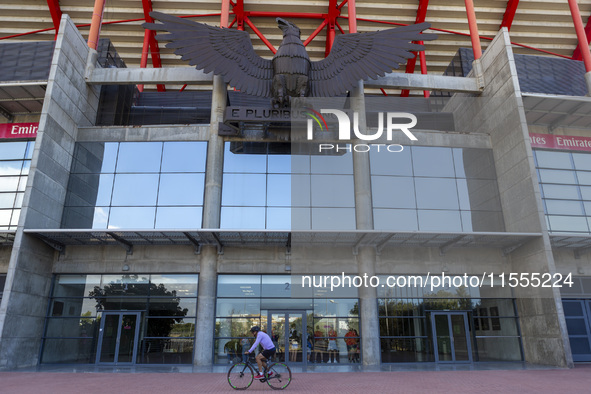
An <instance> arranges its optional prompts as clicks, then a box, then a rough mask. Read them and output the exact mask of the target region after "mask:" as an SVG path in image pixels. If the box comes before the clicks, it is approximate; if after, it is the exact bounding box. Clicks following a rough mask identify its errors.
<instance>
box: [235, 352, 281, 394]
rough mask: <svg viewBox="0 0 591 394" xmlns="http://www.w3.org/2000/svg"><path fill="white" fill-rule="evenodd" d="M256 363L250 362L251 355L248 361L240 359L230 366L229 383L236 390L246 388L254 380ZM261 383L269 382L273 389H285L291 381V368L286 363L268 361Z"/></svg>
mask: <svg viewBox="0 0 591 394" xmlns="http://www.w3.org/2000/svg"><path fill="white" fill-rule="evenodd" d="M256 368H258V367H257V366H256V364H254V365H253V364H252V363H251V362H250V357H248V358H247V359H246V362H244V361H240V362H237V363H236V364H234V365H232V366H231V367H230V370H229V371H228V383H229V384H230V387H232V388H233V389H234V390H246V389H247V388H249V387H250V385H251V384H252V382H253V380H254V376H255V372H254V371H255V369H256ZM263 375H264V376H265V377H264V378H263V379H260V382H261V383H265V382H267V384H268V385H269V387H271V388H272V389H273V390H283V389H285V388H286V387H287V386H289V384H290V383H291V369H289V367H288V366H287V364H285V363H273V362H271V361H270V360H268V361H267V368H265V370H264V372H263Z"/></svg>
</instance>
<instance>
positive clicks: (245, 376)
mask: <svg viewBox="0 0 591 394" xmlns="http://www.w3.org/2000/svg"><path fill="white" fill-rule="evenodd" d="M253 380H254V371H253V370H252V367H251V366H250V365H248V364H246V363H237V364H234V365H232V367H231V368H230V370H229V371H228V383H229V384H230V387H232V388H233V389H234V390H246V389H247V388H249V387H250V385H251V384H252V381H253Z"/></svg>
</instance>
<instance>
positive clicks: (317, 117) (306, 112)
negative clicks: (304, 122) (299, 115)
mask: <svg viewBox="0 0 591 394" xmlns="http://www.w3.org/2000/svg"><path fill="white" fill-rule="evenodd" d="M321 111H322V110H321ZM303 113H304V115H308V116H310V117H311V118H312V119H314V120H315V121H316V123H317V124H318V126H319V127H320V131H324V128H326V131H328V125H327V124H326V119H324V116H322V115H321V114H320V113H319V112H317V111H314V110H313V109H312V108H310V107H304V111H303ZM312 119H308V130H310V128H311V127H312ZM320 120H322V123H321V122H320ZM323 124H324V128H323V127H322V125H323ZM309 135H310V131H308V136H309ZM308 139H310V138H309V137H308Z"/></svg>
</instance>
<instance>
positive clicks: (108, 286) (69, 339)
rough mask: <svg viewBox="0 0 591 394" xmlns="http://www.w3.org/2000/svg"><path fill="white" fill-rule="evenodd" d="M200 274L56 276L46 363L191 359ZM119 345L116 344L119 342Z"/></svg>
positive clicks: (175, 361) (185, 361)
mask: <svg viewBox="0 0 591 394" xmlns="http://www.w3.org/2000/svg"><path fill="white" fill-rule="evenodd" d="M197 283H198V275H196V274H181V275H179V274H125V275H114V274H110V275H57V276H56V277H55V280H54V285H53V291H52V295H51V299H50V305H49V308H48V316H47V319H46V329H45V335H44V337H43V352H42V355H41V362H42V363H50V364H55V363H67V364H73V363H79V364H88V363H91V364H92V363H95V362H96V361H97V353H99V357H98V361H99V362H105V363H114V362H119V363H121V362H130V363H140V364H145V363H148V364H191V363H192V362H193V347H194V341H195V319H196V316H197ZM117 343H119V345H117V346H118V347H116V344H117Z"/></svg>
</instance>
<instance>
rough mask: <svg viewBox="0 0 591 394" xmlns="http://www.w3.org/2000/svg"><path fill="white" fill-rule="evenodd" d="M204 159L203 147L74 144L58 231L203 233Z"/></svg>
mask: <svg viewBox="0 0 591 394" xmlns="http://www.w3.org/2000/svg"><path fill="white" fill-rule="evenodd" d="M206 156H207V143H206V142H194V141H183V142H179V141H170V142H168V141H167V142H121V143H118V142H107V143H101V142H85V143H78V144H77V145H76V150H75V153H74V162H73V164H72V174H71V176H70V181H69V184H68V192H67V195H66V206H65V207H64V214H63V218H62V227H63V228H94V229H98V228H103V229H104V228H120V229H150V228H159V229H162V228H169V229H187V228H201V216H202V211H203V194H204V189H205V185H204V183H205V161H206ZM99 207H100V208H99ZM93 208H94V209H93Z"/></svg>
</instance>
